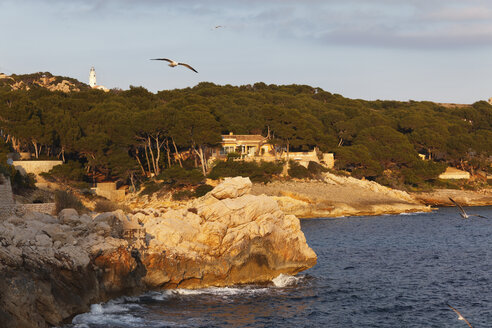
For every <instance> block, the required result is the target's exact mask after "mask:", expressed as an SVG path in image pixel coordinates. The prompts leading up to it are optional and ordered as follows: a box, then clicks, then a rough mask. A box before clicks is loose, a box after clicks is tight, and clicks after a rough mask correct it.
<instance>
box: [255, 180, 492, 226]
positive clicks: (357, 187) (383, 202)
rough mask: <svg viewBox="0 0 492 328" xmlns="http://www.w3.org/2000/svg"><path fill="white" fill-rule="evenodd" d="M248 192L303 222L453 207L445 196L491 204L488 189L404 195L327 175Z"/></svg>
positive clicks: (491, 191)
mask: <svg viewBox="0 0 492 328" xmlns="http://www.w3.org/2000/svg"><path fill="white" fill-rule="evenodd" d="M252 193H253V194H255V195H261V194H265V195H267V196H271V197H274V198H275V199H276V200H277V202H278V203H279V206H280V208H281V209H282V211H284V212H285V213H288V214H292V215H295V216H296V217H298V218H303V219H307V218H315V217H343V216H368V215H384V214H390V215H391V214H401V213H415V212H431V211H432V210H433V207H434V206H453V204H452V203H451V201H450V200H449V197H451V198H453V199H454V200H455V201H457V202H458V203H459V204H462V205H463V206H491V205H492V189H484V190H480V191H472V190H455V189H437V190H434V191H432V192H404V191H401V190H396V189H391V188H388V187H385V186H382V185H380V184H378V183H376V182H373V181H367V180H358V179H355V178H351V177H339V176H336V175H333V174H329V173H326V174H324V176H323V180H309V181H306V180H289V181H273V182H270V183H267V184H254V185H253V189H252Z"/></svg>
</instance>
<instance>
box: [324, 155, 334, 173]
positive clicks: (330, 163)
mask: <svg viewBox="0 0 492 328" xmlns="http://www.w3.org/2000/svg"><path fill="white" fill-rule="evenodd" d="M323 162H324V163H325V166H326V167H327V168H329V169H332V168H333V167H334V166H335V156H334V155H333V153H323Z"/></svg>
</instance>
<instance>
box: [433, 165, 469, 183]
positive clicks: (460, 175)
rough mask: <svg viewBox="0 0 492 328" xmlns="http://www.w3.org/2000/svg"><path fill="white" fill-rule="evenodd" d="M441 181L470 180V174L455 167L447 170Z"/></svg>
mask: <svg viewBox="0 0 492 328" xmlns="http://www.w3.org/2000/svg"><path fill="white" fill-rule="evenodd" d="M439 179H445V180H452V179H454V180H459V179H470V173H468V172H466V171H462V170H458V169H456V168H454V167H448V168H446V171H445V172H444V173H442V174H441V175H439Z"/></svg>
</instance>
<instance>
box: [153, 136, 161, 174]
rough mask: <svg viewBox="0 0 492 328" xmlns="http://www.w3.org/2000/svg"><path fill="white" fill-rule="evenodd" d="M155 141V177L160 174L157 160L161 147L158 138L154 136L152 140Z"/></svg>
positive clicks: (159, 156)
mask: <svg viewBox="0 0 492 328" xmlns="http://www.w3.org/2000/svg"><path fill="white" fill-rule="evenodd" d="M154 140H155V145H156V147H157V155H156V157H155V175H159V173H160V172H161V170H160V168H159V159H160V158H161V147H162V145H161V144H159V136H156V137H155V138H154Z"/></svg>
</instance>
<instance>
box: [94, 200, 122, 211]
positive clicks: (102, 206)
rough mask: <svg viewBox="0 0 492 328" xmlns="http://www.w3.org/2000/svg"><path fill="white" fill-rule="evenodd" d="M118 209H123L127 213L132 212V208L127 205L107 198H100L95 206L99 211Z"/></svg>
mask: <svg viewBox="0 0 492 328" xmlns="http://www.w3.org/2000/svg"><path fill="white" fill-rule="evenodd" d="M116 210H122V211H123V212H127V213H128V212H130V209H129V208H128V207H127V206H125V205H120V204H116V203H114V202H112V201H110V200H107V199H99V200H98V201H96V206H95V207H94V211H95V212H98V213H103V212H114V211H116Z"/></svg>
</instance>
